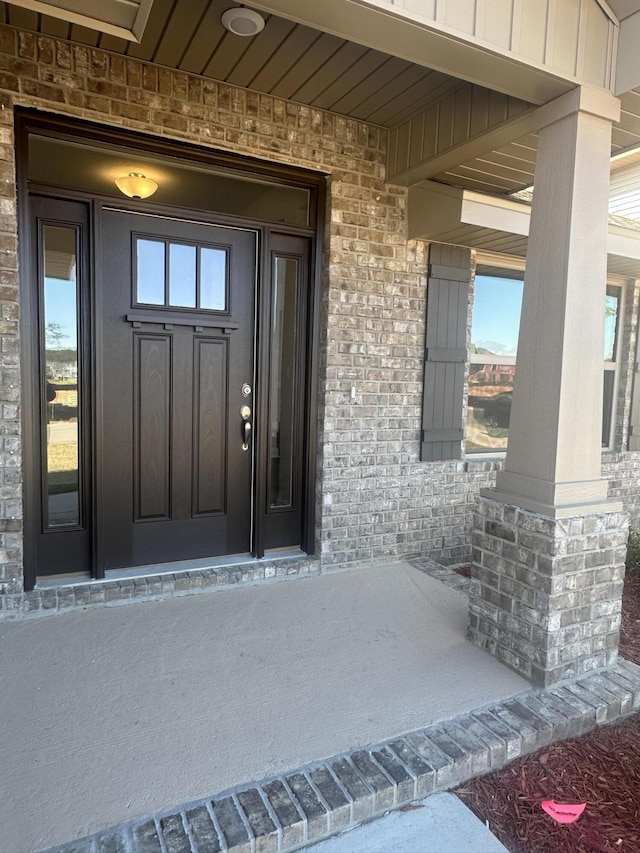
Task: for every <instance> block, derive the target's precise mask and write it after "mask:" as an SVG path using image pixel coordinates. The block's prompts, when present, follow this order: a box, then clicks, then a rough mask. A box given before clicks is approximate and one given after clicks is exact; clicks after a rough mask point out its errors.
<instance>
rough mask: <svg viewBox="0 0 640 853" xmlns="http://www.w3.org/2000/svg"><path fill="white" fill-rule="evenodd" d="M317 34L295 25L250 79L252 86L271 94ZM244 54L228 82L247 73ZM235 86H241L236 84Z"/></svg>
mask: <svg viewBox="0 0 640 853" xmlns="http://www.w3.org/2000/svg"><path fill="white" fill-rule="evenodd" d="M317 39H318V33H317V32H316V31H315V30H312V29H311V28H310V27H301V26H299V25H296V26H295V27H294V28H293V30H291V32H290V33H289V34H288V35H287V36H286V38H285V39H284V40H283V42H282V44H281V45H280V46H279V47H278V48H277V49H276V50H274V52H273V54H272V55H271V56H270V57H269V58H268V59H267V61H266V62H265V63H264V65H263V66H262V68H261V69H260V71H259V72H258V74H257V75H256V76H255V77H252V78H251V80H252V86H253V88H255V89H259V90H260V91H265V92H269V93H270V94H271V93H272V92H273V89H274V87H275V86H276V85H277V84H278V82H279V81H280V80H281V79H282V78H283V77H284V76H285V75H286V74H287V73H288V72H289V71H291V70H292V69H295V67H296V66H297V63H298V61H299V59H300V57H302V56H304V55H305V53H306V52H307V51H308V50H309V48H311V47H312V45H313V44H314V43H315V42H316V41H317ZM248 53H249V51H247V53H245V54H244V55H243V57H242V59H241V60H240V62H238V64H237V65H236V67H235V68H234V69H233V72H232V74H230V75H229V82H230V83H235V82H236V78H237V77H240V76H242V75H243V74H246V73H247V69H248V63H246V62H245V59H247V54H248ZM237 85H240V86H241V85H243V84H242V83H238V84H237Z"/></svg>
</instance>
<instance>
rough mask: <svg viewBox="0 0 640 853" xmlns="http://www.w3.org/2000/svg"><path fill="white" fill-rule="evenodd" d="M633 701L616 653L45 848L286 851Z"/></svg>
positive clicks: (606, 717) (636, 695)
mask: <svg viewBox="0 0 640 853" xmlns="http://www.w3.org/2000/svg"><path fill="white" fill-rule="evenodd" d="M638 709H640V667H638V666H636V665H635V664H632V663H629V662H628V661H624V660H620V661H619V663H618V664H617V665H616V666H615V667H613V668H612V669H608V670H604V671H600V672H595V673H591V674H589V675H588V676H584V677H583V678H580V679H579V680H578V681H575V682H566V683H564V684H558V685H555V686H554V687H552V688H548V689H546V690H539V689H534V690H530V691H528V692H526V693H522V694H520V695H519V696H517V697H515V698H511V699H508V700H506V701H504V702H498V703H495V704H492V705H489V706H487V707H485V708H482V709H479V710H475V711H472V712H471V713H469V714H464V715H462V716H459V717H456V718H455V719H453V720H449V721H447V722H444V723H438V724H437V725H434V726H430V727H428V728H425V729H419V730H417V731H414V732H411V733H409V734H406V735H404V736H402V737H398V738H395V739H393V740H390V741H386V742H384V743H380V744H377V745H375V746H371V747H368V748H366V749H358V750H355V751H353V752H349V753H348V754H345V755H341V756H335V757H333V758H330V759H328V760H326V761H322V762H317V763H314V764H311V765H309V766H308V767H304V768H301V769H299V770H297V771H294V772H292V773H289V774H287V775H284V776H279V777H275V778H270V779H267V780H265V781H263V782H259V783H254V784H250V785H245V786H240V787H237V788H234V789H232V790H229V791H224V792H222V793H221V794H218V795H216V796H214V797H212V798H209V799H205V800H199V801H197V802H193V803H189V804H187V805H184V806H181V807H179V808H173V809H168V810H165V811H162V812H160V813H158V814H157V815H154V816H151V817H145V818H139V819H137V820H133V821H130V822H128V823H125V824H121V825H118V826H115V827H112V828H110V829H108V830H105V831H103V832H100V833H98V834H96V835H93V836H90V837H88V838H85V839H81V840H79V841H72V842H69V843H68V844H63V845H62V846H59V847H55V848H51V849H50V850H49V851H48V853H291V851H295V850H300V849H302V848H304V847H306V846H307V845H309V844H313V843H315V842H317V841H320V840H322V839H323V838H327V837H329V836H331V835H336V834H338V833H340V832H343V831H344V830H347V829H351V828H353V827H355V826H358V825H359V824H361V823H364V822H366V821H369V820H372V819H373V818H376V817H380V816H382V815H383V814H385V813H386V812H388V811H390V810H391V809H397V808H400V807H402V806H405V805H408V804H409V803H411V802H413V801H414V800H418V799H423V798H424V797H426V796H428V795H430V794H433V793H436V792H438V791H445V790H448V789H450V788H453V787H456V786H457V785H460V784H462V783H463V782H465V781H467V780H468V779H470V778H472V777H474V776H479V775H482V774H484V773H487V772H489V771H491V770H497V769H499V768H500V767H503V766H504V765H505V764H507V763H509V762H510V761H513V760H514V759H515V758H518V757H519V756H521V755H525V754H527V753H529V752H533V751H535V750H536V749H539V748H540V747H543V746H546V745H547V744H549V743H552V742H554V741H558V740H565V739H567V738H569V737H578V736H579V735H582V734H586V733H587V732H589V731H590V730H591V729H593V728H595V726H597V725H602V724H605V723H613V722H616V721H619V720H621V719H622V718H624V717H626V716H628V715H629V714H631V713H633V712H634V711H637V710H638Z"/></svg>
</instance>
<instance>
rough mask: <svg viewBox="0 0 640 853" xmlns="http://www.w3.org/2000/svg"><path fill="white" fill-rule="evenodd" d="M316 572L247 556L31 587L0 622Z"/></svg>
mask: <svg viewBox="0 0 640 853" xmlns="http://www.w3.org/2000/svg"><path fill="white" fill-rule="evenodd" d="M319 574H320V563H319V561H318V560H317V559H316V558H314V557H307V556H302V557H282V558H266V559H262V560H250V561H248V562H246V563H234V564H231V565H228V566H215V567H212V568H200V569H188V570H185V571H182V572H160V573H158V574H149V575H140V576H139V577H133V578H123V579H120V580H91V581H90V580H86V581H81V582H76V583H68V584H67V583H64V584H60V585H58V586H46V587H41V588H38V587H36V588H35V589H33V590H31V592H26V593H22V594H20V595H17V596H7V601H6V602H5V604H4V608H3V609H2V610H0V621H2V620H3V619H7V620H8V619H24V618H30V617H34V616H35V617H39V616H48V615H52V614H54V613H69V612H71V611H74V610H86V609H87V608H94V607H107V606H110V605H120V604H130V603H131V602H133V601H159V600H162V599H165V598H174V597H176V596H182V595H194V594H197V593H202V592H211V591H213V590H223V589H230V588H232V587H237V586H247V585H254V584H258V583H268V582H274V581H280V580H289V579H291V578H299V577H308V576H312V575H319Z"/></svg>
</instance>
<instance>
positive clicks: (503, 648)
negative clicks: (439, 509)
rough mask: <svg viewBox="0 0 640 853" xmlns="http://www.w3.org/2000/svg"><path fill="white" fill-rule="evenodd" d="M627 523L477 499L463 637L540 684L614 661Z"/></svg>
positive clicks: (616, 517)
mask: <svg viewBox="0 0 640 853" xmlns="http://www.w3.org/2000/svg"><path fill="white" fill-rule="evenodd" d="M627 532H628V519H627V515H626V513H623V512H600V513H597V514H593V515H581V516H576V517H572V518H558V519H556V518H548V517H546V516H542V515H537V514H536V513H534V512H530V511H528V510H524V509H520V508H519V507H515V506H510V505H508V504H504V503H501V502H499V501H494V500H492V499H490V498H486V497H479V498H477V499H476V506H475V514H474V525H473V533H472V545H473V557H472V559H473V564H472V569H471V578H472V580H471V589H470V601H469V639H470V640H471V641H472V642H474V643H476V645H478V646H481V647H482V648H484V649H487V650H488V651H490V652H491V654H493V655H494V656H495V657H496V658H498V660H500V661H501V662H502V663H504V664H506V665H507V666H509V667H511V668H512V669H514V670H516V672H519V673H520V674H521V675H523V676H524V677H525V678H528V679H529V680H530V681H531V682H532V683H533V684H535V685H539V686H542V687H546V686H549V685H551V684H555V683H556V682H558V681H561V680H563V679H572V678H577V677H579V676H581V675H583V674H584V673H586V672H589V671H591V670H594V669H603V668H605V667H610V666H613V665H614V664H615V663H616V661H617V658H618V642H619V639H620V608H621V602H622V586H623V582H624V560H625V555H626V543H627Z"/></svg>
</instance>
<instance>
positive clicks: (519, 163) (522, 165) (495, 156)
mask: <svg viewBox="0 0 640 853" xmlns="http://www.w3.org/2000/svg"><path fill="white" fill-rule="evenodd" d="M482 162H485V163H489V164H490V165H492V166H504V167H505V168H507V169H513V170H515V171H517V172H525V173H526V174H533V169H534V167H535V153H534V156H533V157H530V158H528V159H525V158H524V157H517V156H515V155H513V154H510V153H507V152H506V151H505V150H504V149H502V150H498V151H491V152H490V153H489V154H485V155H484V156H483V157H482Z"/></svg>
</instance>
